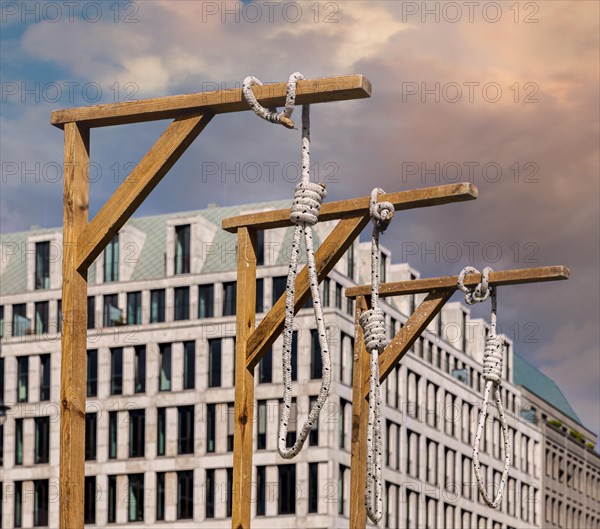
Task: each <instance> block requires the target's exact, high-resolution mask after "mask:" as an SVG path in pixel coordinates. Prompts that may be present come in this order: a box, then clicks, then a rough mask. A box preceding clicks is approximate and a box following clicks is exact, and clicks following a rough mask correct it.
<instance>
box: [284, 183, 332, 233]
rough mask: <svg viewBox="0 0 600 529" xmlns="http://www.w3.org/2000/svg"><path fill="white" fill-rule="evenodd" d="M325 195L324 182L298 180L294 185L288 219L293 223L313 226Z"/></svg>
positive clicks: (317, 219)
mask: <svg viewBox="0 0 600 529" xmlns="http://www.w3.org/2000/svg"><path fill="white" fill-rule="evenodd" d="M326 196H327V191H326V190H325V184H320V183H317V184H315V183H313V182H300V183H299V184H298V185H297V186H296V192H295V194H294V201H293V202H292V207H291V212H290V220H291V221H292V222H293V223H294V224H308V225H309V226H314V225H315V224H316V223H317V222H319V213H320V211H321V204H322V203H323V199H324V198H325V197H326Z"/></svg>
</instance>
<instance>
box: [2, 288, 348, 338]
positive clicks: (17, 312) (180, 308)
mask: <svg viewBox="0 0 600 529" xmlns="http://www.w3.org/2000/svg"><path fill="white" fill-rule="evenodd" d="M286 282H287V277H286V276H276V277H273V278H272V293H273V294H272V305H274V304H275V302H276V301H277V300H278V299H279V297H280V296H281V295H282V294H284V293H285V286H286ZM333 283H334V288H335V291H334V305H333V306H335V307H336V308H338V309H340V310H342V306H343V287H342V285H340V284H339V283H336V282H335V281H334V282H333ZM236 286H237V284H236V282H235V281H230V282H226V283H223V299H222V307H221V308H222V310H221V315H222V316H235V314H236V303H237V292H236V290H237V288H236ZM190 288H191V287H189V286H183V287H176V288H174V289H173V290H174V292H173V299H174V304H173V309H172V310H173V313H172V316H173V320H174V321H183V320H189V319H191V317H192V316H191V310H190V309H191V307H190ZM264 297H265V296H264V278H258V279H257V280H256V312H257V314H258V313H261V312H264V311H265V303H264V301H265V300H264ZM102 301H103V309H102V325H101V326H100V327H115V326H119V325H140V324H142V322H144V321H145V320H144V318H143V317H142V292H141V291H136V292H128V293H127V301H126V304H127V306H126V311H123V310H122V309H121V308H120V307H119V295H118V294H106V295H104V296H103V298H102ZM56 303H57V308H56V314H57V322H56V324H55V325H53V324H52V323H51V321H50V301H39V302H35V303H34V321H33V325H32V322H31V321H30V319H29V318H28V317H27V304H26V303H17V304H14V305H12V326H11V329H10V333H8V332H7V333H6V334H7V335H8V334H10V336H25V335H27V334H32V333H33V334H38V335H40V334H48V333H55V332H59V331H60V329H61V328H62V302H61V300H57V301H56ZM330 304H331V282H330V279H329V278H326V279H325V280H324V286H323V297H322V305H323V306H324V307H329V306H330ZM345 304H346V307H345V309H346V311H347V312H348V314H353V301H352V300H351V299H349V298H347V299H346V302H345ZM310 307H312V299H310V298H309V299H308V301H307V302H306V303H305V305H304V308H310ZM166 309H167V307H166V289H156V290H151V291H150V308H149V319H148V322H149V323H162V322H164V321H166ZM215 315H216V313H215V285H214V284H206V285H200V286H199V287H198V318H199V319H205V318H213V317H215ZM97 327H99V326H98V325H97V324H96V297H95V296H88V301H87V328H88V329H94V328H97ZM4 334H5V324H4V306H0V337H3V336H4Z"/></svg>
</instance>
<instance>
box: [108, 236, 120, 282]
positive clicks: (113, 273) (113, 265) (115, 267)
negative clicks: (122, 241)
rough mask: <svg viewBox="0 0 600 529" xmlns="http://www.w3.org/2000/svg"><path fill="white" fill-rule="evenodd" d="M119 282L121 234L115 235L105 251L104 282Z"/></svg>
mask: <svg viewBox="0 0 600 529" xmlns="http://www.w3.org/2000/svg"><path fill="white" fill-rule="evenodd" d="M118 280H119V234H118V233H117V235H115V236H114V237H113V238H112V240H111V241H110V242H109V243H108V245H107V246H106V249H105V250H104V282H105V283H110V282H113V281H118Z"/></svg>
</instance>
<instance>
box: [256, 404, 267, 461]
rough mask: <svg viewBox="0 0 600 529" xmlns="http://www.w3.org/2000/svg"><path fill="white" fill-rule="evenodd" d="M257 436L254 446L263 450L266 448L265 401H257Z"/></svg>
mask: <svg viewBox="0 0 600 529" xmlns="http://www.w3.org/2000/svg"><path fill="white" fill-rule="evenodd" d="M257 404H258V406H257V407H258V412H257V420H258V438H257V439H256V448H257V449H258V450H264V449H265V448H267V401H266V400H259V401H258V403H257Z"/></svg>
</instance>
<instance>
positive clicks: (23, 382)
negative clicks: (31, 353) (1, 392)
mask: <svg viewBox="0 0 600 529" xmlns="http://www.w3.org/2000/svg"><path fill="white" fill-rule="evenodd" d="M28 398H29V357H28V356H19V357H18V358H17V402H27V400H28Z"/></svg>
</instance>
